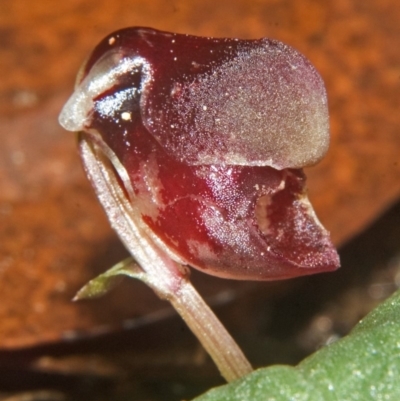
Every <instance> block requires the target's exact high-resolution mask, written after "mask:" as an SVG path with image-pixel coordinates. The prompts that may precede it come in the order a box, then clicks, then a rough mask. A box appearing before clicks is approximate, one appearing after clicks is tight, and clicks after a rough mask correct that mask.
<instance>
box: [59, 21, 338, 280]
mask: <svg viewBox="0 0 400 401" xmlns="http://www.w3.org/2000/svg"><path fill="white" fill-rule="evenodd" d="M61 123H62V124H63V125H64V127H65V128H67V129H69V130H73V131H90V132H92V133H93V132H95V133H96V135H99V137H100V138H101V140H102V141H104V144H105V145H106V146H107V147H109V148H110V149H111V150H112V152H113V153H114V154H115V157H116V158H117V159H118V160H119V162H120V164H121V165H122V166H123V167H124V169H125V170H126V173H127V177H126V179H127V180H129V186H131V187H132V191H133V192H132V193H131V197H132V199H131V201H132V202H134V203H135V205H136V206H135V207H137V209H138V212H139V213H140V215H141V218H142V219H143V221H144V222H145V224H146V225H147V228H148V230H151V231H152V233H153V234H154V235H155V236H157V238H158V239H159V240H160V242H161V243H162V244H163V245H164V246H165V248H166V249H167V250H168V252H169V253H170V254H171V255H173V257H174V258H175V259H176V260H178V261H180V262H182V263H185V264H189V265H191V266H193V267H196V268H198V269H201V270H204V271H206V272H207V273H210V274H214V275H217V276H221V277H228V278H237V279H256V280H258V279H262V280H274V279H282V278H290V277H295V276H300V275H305V274H312V273H318V272H322V271H328V270H334V269H336V268H337V267H338V265H339V260H338V256H337V253H336V251H335V250H334V248H333V246H332V244H331V242H330V239H329V235H328V233H327V232H326V230H325V229H324V228H323V227H322V226H321V224H320V223H319V222H318V220H317V218H316V216H315V214H314V212H313V210H312V207H311V205H310V203H309V202H308V199H307V195H306V192H305V177H304V174H303V173H302V171H301V170H299V168H301V167H304V166H306V165H309V164H313V163H315V162H317V161H318V160H319V159H320V158H321V157H322V156H323V155H324V153H325V152H326V150H327V147H328V144H329V133H328V112H327V102H326V94H325V89H324V85H323V82H322V80H321V78H320V76H319V75H318V73H317V72H316V70H315V69H314V67H313V66H312V65H311V64H310V63H309V61H307V60H306V59H305V58H304V57H303V56H302V55H301V54H299V53H298V52H296V51H295V50H293V49H292V48H290V47H288V46H286V45H283V44H282V43H280V42H277V41H273V40H269V39H261V40H235V39H212V38H199V37H194V36H188V35H179V34H171V33H165V32H160V31H156V30H153V29H144V28H130V29H125V30H122V31H119V32H116V33H114V34H112V35H110V36H109V37H107V38H105V39H104V40H103V41H102V42H101V43H100V44H99V45H98V46H97V47H96V49H95V50H94V52H93V53H92V55H91V56H90V58H89V60H88V61H87V63H86V64H85V66H84V67H83V70H82V72H81V76H80V79H79V82H78V85H77V88H76V91H75V94H74V95H73V96H72V97H71V99H70V101H69V102H68V104H67V105H66V107H65V108H64V111H63V114H62V115H61ZM117 171H118V168H117ZM125 181H126V180H122V182H125Z"/></svg>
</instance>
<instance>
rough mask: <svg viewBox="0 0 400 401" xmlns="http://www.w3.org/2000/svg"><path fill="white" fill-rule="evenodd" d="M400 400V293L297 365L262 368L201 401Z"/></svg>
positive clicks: (203, 397) (209, 394)
mask: <svg viewBox="0 0 400 401" xmlns="http://www.w3.org/2000/svg"><path fill="white" fill-rule="evenodd" d="M284 400H285V401H289V400H290V401H311V400H313V401H314V400H315V401H384V400H385V401H399V400H400V291H398V292H397V293H396V294H394V295H393V296H392V297H391V298H389V299H388V300H386V301H385V302H384V303H383V304H382V305H380V306H379V307H378V308H377V309H375V310H374V311H372V312H371V313H370V314H369V315H368V316H367V317H365V318H364V319H363V320H362V321H361V322H360V323H359V324H358V325H357V326H356V327H355V328H354V329H353V331H352V332H351V333H350V334H349V335H348V336H347V337H345V338H343V339H342V340H340V341H337V342H335V343H334V344H331V345H329V346H326V347H325V348H323V349H321V350H320V351H318V352H316V353H315V354H313V355H312V356H310V357H308V358H307V359H305V360H304V361H303V362H301V363H300V364H299V365H298V366H296V367H290V366H272V367H269V368H264V369H259V370H257V371H255V372H253V373H251V374H250V375H248V376H246V377H244V378H243V379H240V380H238V381H236V382H233V383H230V384H227V385H225V386H222V387H219V388H216V389H213V390H211V391H209V392H207V393H206V394H204V395H202V396H200V397H198V398H196V401H284Z"/></svg>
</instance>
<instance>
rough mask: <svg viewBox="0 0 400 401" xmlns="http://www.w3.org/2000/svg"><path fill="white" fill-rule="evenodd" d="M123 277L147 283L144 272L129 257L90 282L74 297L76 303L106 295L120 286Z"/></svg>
mask: <svg viewBox="0 0 400 401" xmlns="http://www.w3.org/2000/svg"><path fill="white" fill-rule="evenodd" d="M121 276H128V277H131V278H136V279H139V280H142V281H146V280H145V273H144V271H143V270H142V269H141V268H140V266H139V265H138V264H137V263H136V262H135V261H134V260H133V259H132V258H131V257H129V258H126V259H124V260H123V261H121V262H119V263H117V264H116V265H115V266H113V267H112V268H111V269H109V270H107V271H106V272H105V273H103V274H100V276H97V277H96V278H94V279H93V280H90V281H89V282H88V283H87V284H86V285H85V286H84V287H82V288H81V289H80V290H79V291H78V293H77V294H76V295H75V297H74V301H78V300H81V299H86V298H95V297H100V296H102V295H104V294H105V293H107V292H108V291H110V290H111V289H113V288H114V287H115V286H116V285H117V284H118V282H119V278H120V277H121Z"/></svg>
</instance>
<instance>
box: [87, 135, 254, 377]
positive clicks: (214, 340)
mask: <svg viewBox="0 0 400 401" xmlns="http://www.w3.org/2000/svg"><path fill="white" fill-rule="evenodd" d="M79 146H80V153H81V157H82V159H83V162H84V166H85V169H86V172H87V174H88V176H89V178H90V180H91V182H92V184H93V186H94V188H95V190H96V193H97V196H98V198H99V200H100V202H101V204H102V205H103V207H104V209H105V211H106V213H107V216H108V218H109V220H110V223H111V225H112V227H113V228H114V229H115V231H116V232H117V234H118V235H119V237H120V238H121V240H122V242H123V243H124V244H125V246H126V247H127V249H128V250H129V251H130V253H131V254H132V255H133V256H134V258H135V260H136V261H137V262H138V264H139V266H140V268H141V269H142V271H144V273H145V274H144V275H143V281H144V282H146V283H147V284H148V285H149V286H150V287H151V288H153V290H154V291H155V292H156V293H157V294H158V296H159V297H160V298H163V299H167V300H169V301H170V302H171V304H172V305H173V306H174V308H175V309H176V311H177V312H178V313H179V314H180V315H181V316H182V318H183V320H184V321H185V322H186V323H187V325H188V326H189V328H190V329H191V330H192V332H193V333H194V334H195V335H196V337H197V338H198V339H199V341H200V342H201V344H202V345H203V347H204V348H205V350H206V351H207V352H208V353H209V355H210V356H211V358H212V359H213V360H214V362H215V364H216V365H217V367H218V369H219V370H220V372H221V374H222V376H223V377H224V378H225V379H226V380H227V381H228V382H229V381H233V380H236V379H238V378H240V377H242V376H244V375H246V374H248V373H250V372H251V371H252V367H251V365H250V363H249V362H248V361H247V359H246V357H245V356H244V354H243V353H242V351H241V350H240V348H239V346H238V345H237V344H236V343H235V341H234V340H233V338H232V337H231V336H230V334H229V333H228V332H227V330H226V329H225V327H224V326H223V325H222V324H221V322H220V321H219V320H218V319H217V317H216V316H215V315H214V313H213V312H212V311H211V309H210V308H209V307H208V305H207V304H206V303H205V302H204V300H203V299H202V298H201V296H200V295H199V294H198V292H197V291H196V290H195V288H194V287H193V286H192V284H191V283H190V281H189V278H188V274H187V271H186V270H185V269H184V268H182V267H181V266H180V265H178V264H177V263H176V262H175V261H173V260H172V259H171V257H170V256H169V255H168V254H167V253H166V251H165V250H163V249H162V248H161V247H160V246H159V244H157V242H156V240H155V238H153V237H152V236H151V234H150V233H149V232H148V231H147V230H146V228H145V227H144V226H143V224H144V223H141V219H140V217H138V214H137V212H136V211H135V209H134V207H133V206H132V204H131V202H129V200H128V199H127V198H126V196H125V194H124V192H123V190H122V189H121V187H120V184H119V183H118V181H117V178H116V174H115V171H114V170H113V168H112V166H111V165H110V161H109V159H107V157H105V156H104V152H102V151H101V149H100V148H99V147H97V146H96V145H95V144H94V143H93V142H92V141H91V140H90V137H87V136H85V135H84V134H81V135H80V141H79Z"/></svg>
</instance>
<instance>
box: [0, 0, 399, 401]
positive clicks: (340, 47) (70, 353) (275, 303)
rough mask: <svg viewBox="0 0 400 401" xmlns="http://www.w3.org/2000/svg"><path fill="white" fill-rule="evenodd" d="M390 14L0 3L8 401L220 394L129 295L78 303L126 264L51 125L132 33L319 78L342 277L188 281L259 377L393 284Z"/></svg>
mask: <svg viewBox="0 0 400 401" xmlns="http://www.w3.org/2000/svg"><path fill="white" fill-rule="evenodd" d="M399 20H400V6H399V3H398V2H397V1H396V0H381V1H380V2H376V1H373V0H363V1H360V0H358V1H357V0H335V1H333V0H327V1H324V2H321V1H317V0H301V1H296V0H256V1H249V0H247V1H246V0H229V1H228V0H220V1H212V0H192V1H189V0H170V1H163V0H148V1H136V0H113V1H112V2H111V1H106V0H69V1H64V2H53V1H50V0H37V1H35V2H29V1H27V0H0V141H1V142H0V294H1V299H0V400H14V401H15V400H17V401H21V400H28V401H41V400H47V401H51V400H62V401H63V400H66V401H67V400H77V401H80V400H86V401H91V400H96V401H97V400H99V401H101V400H114V401H119V400H149V401H153V400H154V401H156V400H165V401H168V400H180V399H189V398H191V397H193V396H195V395H198V394H200V393H201V392H203V391H205V390H206V389H208V388H209V387H210V386H213V385H218V384H222V383H223V380H222V379H221V378H220V377H219V374H218V372H217V371H216V369H215V368H214V366H213V364H212V363H211V361H210V360H209V358H208V357H207V355H206V354H205V353H204V351H203V350H202V348H201V347H200V346H199V344H198V343H197V341H196V340H195V339H194V337H193V336H192V335H191V333H190V332H189V331H188V330H187V329H186V327H185V325H184V324H183V323H182V321H181V320H180V319H179V318H178V317H177V316H176V315H175V313H174V312H173V311H172V310H171V309H170V307H169V306H168V304H166V303H165V302H161V301H160V300H158V299H157V298H156V296H155V295H154V294H153V293H152V292H151V291H150V290H149V289H147V288H146V287H145V285H144V284H141V283H137V282H134V281H130V280H124V281H123V282H122V283H121V285H120V286H118V287H117V288H116V289H115V290H114V291H112V292H111V293H110V294H108V295H106V296H105V297H103V298H101V299H98V300H91V301H82V302H79V303H73V302H71V298H72V297H73V296H74V294H75V293H76V291H77V290H78V289H79V288H80V287H82V285H84V284H85V283H86V282H87V281H88V280H90V279H91V278H93V277H94V276H96V275H97V274H99V273H101V272H102V271H104V270H106V269H107V268H109V267H110V266H112V265H113V264H114V263H116V262H118V261H119V260H120V259H122V258H124V257H125V256H126V255H127V253H126V251H125V250H124V248H123V247H122V245H121V244H120V242H119V240H118V239H117V237H116V235H115V234H114V233H113V232H112V231H111V229H110V228H109V225H108V222H107V220H106V218H105V215H104V213H103V211H102V210H101V208H100V206H99V205H98V202H97V200H96V198H95V196H94V194H93V192H92V189H91V188H90V186H89V183H88V182H87V180H86V177H85V176H84V173H83V171H82V168H81V164H80V160H79V157H78V155H77V152H76V138H75V137H74V135H72V134H71V133H67V132H65V131H63V130H62V129H61V127H59V125H58V123H57V115H58V113H59V111H60V109H61V107H62V105H63V103H64V102H65V101H66V99H67V98H68V96H69V95H70V93H71V91H72V88H73V84H74V78H75V75H76V73H77V71H78V69H79V66H80V65H81V63H82V62H83V61H84V59H85V57H86V56H87V55H88V53H89V52H90V51H91V49H92V48H93V47H94V46H95V45H96V44H97V43H98V42H99V41H100V40H101V39H102V38H103V37H104V36H105V35H106V34H108V33H110V32H112V31H113V30H116V29H119V28H122V27H127V26H150V27H154V28H157V29H161V30H168V31H174V32H179V33H189V34H194V35H207V36H218V37H221V36H222V37H224V36H229V37H239V38H260V37H265V36H266V37H271V38H276V39H279V40H282V41H284V42H286V43H287V44H289V45H291V46H293V47H295V48H297V49H298V50H300V51H301V52H302V53H304V54H305V55H306V56H307V57H308V58H309V59H310V60H311V61H312V62H313V64H314V65H315V66H316V67H317V69H318V70H319V71H320V73H321V75H322V76H323V78H324V80H325V82H326V86H327V91H328V98H329V106H330V113H331V133H332V144H331V149H330V151H329V153H328V156H327V157H326V158H325V159H324V160H323V161H322V162H321V163H320V164H319V165H318V166H316V167H314V168H312V169H309V170H307V172H306V173H307V175H308V183H309V184H308V186H309V192H310V197H311V200H312V202H313V204H314V206H315V209H316V211H317V214H318V216H319V217H320V219H321V221H322V223H323V224H324V225H325V226H326V227H327V229H328V230H330V231H331V233H332V237H333V240H334V241H335V243H336V244H337V246H338V247H339V250H340V255H341V259H342V268H341V269H340V270H339V271H338V272H335V273H331V274H322V275H319V276H312V277H307V278H301V279H295V280H290V281H286V282H276V283H254V282H251V283H246V282H232V281H229V280H221V279H216V278H212V277H208V276H205V275H202V274H200V273H196V272H193V281H194V283H195V285H196V287H197V288H198V289H199V291H200V292H201V293H202V294H203V295H204V297H205V298H206V300H207V301H208V303H209V304H210V305H211V306H212V308H213V309H214V310H215V312H216V314H217V315H218V316H219V317H220V318H221V320H222V321H223V322H224V324H225V325H226V326H227V327H228V329H229V330H230V331H231V333H232V334H233V336H234V337H235V339H237V341H238V343H239V344H240V345H241V347H242V348H243V350H244V352H245V354H246V355H247V356H248V358H249V359H250V361H251V362H252V363H253V364H254V366H256V367H259V366H266V365H269V364H272V363H290V364H295V363H297V362H298V361H299V360H301V359H303V358H304V357H305V356H307V355H308V354H310V353H311V352H313V351H315V350H316V349H318V348H319V347H321V346H323V345H325V344H327V343H330V342H333V341H335V340H337V339H338V338H340V337H342V336H343V335H345V334H347V333H348V332H349V330H351V328H352V327H353V326H354V325H355V324H356V323H357V321H358V320H359V319H360V318H362V317H363V316H364V315H365V314H366V313H368V311H369V310H371V309H372V308H373V307H375V306H376V305H377V304H379V303H380V302H381V301H382V300H383V299H384V298H386V297H387V296H388V295H390V294H391V293H392V292H393V291H395V290H396V288H398V287H399V286H400V203H399V195H400V165H399V149H400V133H399V126H400V125H399V114H400V96H399V93H400V90H399V89H400V52H399V49H400V25H399V23H398V21H399Z"/></svg>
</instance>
